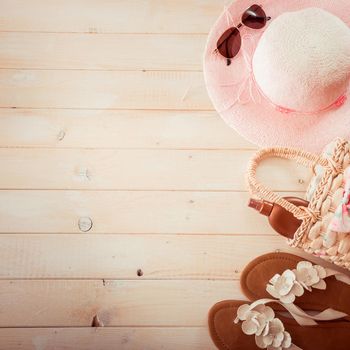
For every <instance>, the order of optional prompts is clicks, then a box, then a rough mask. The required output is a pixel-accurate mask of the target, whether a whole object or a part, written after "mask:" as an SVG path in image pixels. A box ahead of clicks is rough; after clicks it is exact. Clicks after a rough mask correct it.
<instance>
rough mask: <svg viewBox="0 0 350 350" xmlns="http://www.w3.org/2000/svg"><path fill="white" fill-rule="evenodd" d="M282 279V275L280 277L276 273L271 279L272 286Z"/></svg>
mask: <svg viewBox="0 0 350 350" xmlns="http://www.w3.org/2000/svg"><path fill="white" fill-rule="evenodd" d="M280 277H281V275H279V274H278V273H276V274H275V275H274V276H273V277H272V278H271V279H270V281H269V282H270V283H271V284H275V283H276V282H277V280H278V279H279V278H280Z"/></svg>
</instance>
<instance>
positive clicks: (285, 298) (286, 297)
mask: <svg viewBox="0 0 350 350" xmlns="http://www.w3.org/2000/svg"><path fill="white" fill-rule="evenodd" d="M280 300H281V301H282V303H285V304H291V303H294V300H295V295H294V294H293V293H289V294H287V295H282V296H281V297H280Z"/></svg>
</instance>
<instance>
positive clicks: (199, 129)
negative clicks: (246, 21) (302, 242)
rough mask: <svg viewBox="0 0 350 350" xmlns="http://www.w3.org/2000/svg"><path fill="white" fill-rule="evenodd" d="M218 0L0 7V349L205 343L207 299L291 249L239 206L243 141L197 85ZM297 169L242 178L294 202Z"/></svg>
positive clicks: (190, 349) (130, 349)
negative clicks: (269, 255)
mask: <svg viewBox="0 0 350 350" xmlns="http://www.w3.org/2000/svg"><path fill="white" fill-rule="evenodd" d="M224 5H225V3H224V2H222V1H219V2H218V1H214V0H201V1H197V0H177V1H174V0H147V1H144V0H132V1H130V0H118V1H110V0H49V1H42V0H30V1H27V0H1V11H0V166H1V176H0V233H1V234H0V263H1V264H0V300H1V304H0V350H52V349H60V350H61V349H62V350H63V349H72V350H83V349H84V350H89V349H91V350H92V349H93V350H140V349H144V350H161V349H166V350H175V349H176V350H178V349H184V350H197V349H198V350H199V349H201V350H213V349H214V347H213V345H212V342H211V340H210V337H209V334H208V330H207V314H208V310H209V308H210V307H211V306H212V305H213V304H214V303H216V302H217V301H220V300H223V299H243V298H244V297H243V295H242V293H241V291H240V287H239V281H238V279H239V276H240V273H241V271H242V269H243V267H244V266H245V264H246V263H248V262H249V261H250V260H251V259H253V258H254V257H255V256H258V255H260V254H263V253H265V252H270V251H274V250H283V251H292V250H291V248H288V247H287V245H286V244H285V242H284V239H282V238H281V237H279V236H277V235H276V234H274V233H273V231H272V230H271V228H270V227H269V225H268V223H267V220H266V218H265V217H262V216H259V215H258V214H257V213H256V212H254V211H253V210H249V209H248V208H247V205H246V203H247V201H248V198H249V195H248V193H247V192H245V191H246V187H245V184H244V174H245V169H246V166H247V161H248V159H249V158H250V156H251V155H252V154H253V151H255V150H256V146H254V145H252V144H250V143H249V142H247V141H245V140H243V138H242V137H240V136H238V135H237V134H236V133H235V132H234V131H233V130H232V129H230V128H229V127H227V126H225V124H224V122H223V121H222V120H221V119H220V118H219V116H218V114H217V113H216V112H215V111H214V109H213V106H212V104H211V102H210V99H209V97H208V96H207V91H206V88H205V85H204V79H203V74H202V72H201V69H202V53H203V50H204V45H205V42H206V37H207V33H208V31H209V29H210V27H211V25H212V24H213V23H214V22H215V20H216V18H217V17H218V15H219V13H220V12H221V11H222V10H223V8H224ZM309 177H310V173H309V171H307V170H306V169H303V168H301V167H295V166H294V165H291V164H290V163H287V162H281V161H276V160H274V161H271V162H267V163H266V164H264V166H263V168H262V169H261V171H260V172H259V178H260V179H261V180H262V182H264V183H265V184H266V185H268V186H270V187H272V188H273V189H275V190H280V191H281V192H282V194H286V193H288V194H289V195H291V194H297V195H298V196H301V195H302V192H303V191H304V190H305V187H306V184H307V183H308V180H309ZM298 254H299V252H298ZM300 254H301V253H300ZM301 255H302V254H301ZM95 316H98V318H99V320H100V321H101V322H102V323H103V325H104V327H102V328H95V327H91V325H92V322H93V319H94V317H95ZM232 317H234V315H232Z"/></svg>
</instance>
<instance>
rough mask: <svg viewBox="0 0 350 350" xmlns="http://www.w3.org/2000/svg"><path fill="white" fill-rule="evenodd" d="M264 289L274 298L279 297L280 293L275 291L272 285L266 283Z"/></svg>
mask: <svg viewBox="0 0 350 350" xmlns="http://www.w3.org/2000/svg"><path fill="white" fill-rule="evenodd" d="M266 291H267V292H268V293H269V294H270V295H271V296H273V297H274V298H276V299H279V298H280V294H279V293H278V292H277V290H276V289H275V287H274V286H272V285H271V284H268V285H267V286H266Z"/></svg>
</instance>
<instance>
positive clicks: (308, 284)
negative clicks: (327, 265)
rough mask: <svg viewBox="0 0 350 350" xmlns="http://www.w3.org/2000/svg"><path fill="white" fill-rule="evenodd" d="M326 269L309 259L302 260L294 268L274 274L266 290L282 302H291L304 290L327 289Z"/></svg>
mask: <svg viewBox="0 0 350 350" xmlns="http://www.w3.org/2000/svg"><path fill="white" fill-rule="evenodd" d="M326 276H327V273H326V270H325V269H324V268H323V267H322V266H320V265H312V263H311V262H309V261H300V262H299V263H298V264H297V268H296V269H294V270H286V271H284V272H283V273H282V275H280V274H276V275H274V276H273V277H272V278H271V280H270V281H269V284H268V285H267V286H266V290H267V291H268V292H269V294H271V295H272V296H273V297H274V298H276V299H279V300H280V301H281V302H282V303H285V304H291V303H293V302H294V300H295V298H296V297H299V296H301V295H303V294H304V290H305V289H306V290H308V291H310V292H311V290H312V288H316V289H326V282H325V281H324V280H323V279H324V278H326Z"/></svg>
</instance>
